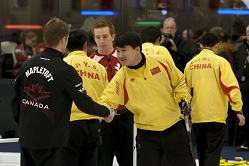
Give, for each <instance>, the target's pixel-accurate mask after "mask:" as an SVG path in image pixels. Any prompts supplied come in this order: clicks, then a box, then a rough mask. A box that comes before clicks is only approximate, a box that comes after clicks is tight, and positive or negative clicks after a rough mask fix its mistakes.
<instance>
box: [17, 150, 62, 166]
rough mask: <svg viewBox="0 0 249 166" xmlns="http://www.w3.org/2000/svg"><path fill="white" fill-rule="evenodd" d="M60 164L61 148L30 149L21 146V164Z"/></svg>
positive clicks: (26, 165)
mask: <svg viewBox="0 0 249 166" xmlns="http://www.w3.org/2000/svg"><path fill="white" fill-rule="evenodd" d="M48 165H49V166H59V148H52V149H30V148H25V147H21V166H48Z"/></svg>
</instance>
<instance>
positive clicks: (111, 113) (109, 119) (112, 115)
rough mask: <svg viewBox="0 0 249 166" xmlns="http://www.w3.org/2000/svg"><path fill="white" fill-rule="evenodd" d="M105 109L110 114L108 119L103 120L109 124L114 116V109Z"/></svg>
mask: <svg viewBox="0 0 249 166" xmlns="http://www.w3.org/2000/svg"><path fill="white" fill-rule="evenodd" d="M107 108H108V109H109V110H110V114H109V116H108V117H105V118H104V120H105V121H106V122H107V123H110V122H111V121H112V120H113V118H114V116H115V111H114V109H113V108H111V107H107Z"/></svg>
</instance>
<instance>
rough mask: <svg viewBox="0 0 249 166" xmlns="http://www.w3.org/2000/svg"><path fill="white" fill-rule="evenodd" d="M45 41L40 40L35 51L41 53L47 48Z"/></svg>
mask: <svg viewBox="0 0 249 166" xmlns="http://www.w3.org/2000/svg"><path fill="white" fill-rule="evenodd" d="M45 47H46V46H45V43H44V42H40V43H39V44H38V45H37V46H36V47H35V52H36V54H37V55H38V54H41V53H42V51H43V50H44V49H45Z"/></svg>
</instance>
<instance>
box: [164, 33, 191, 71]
mask: <svg viewBox="0 0 249 166" xmlns="http://www.w3.org/2000/svg"><path fill="white" fill-rule="evenodd" d="M173 41H174V43H175V45H176V47H177V52H175V51H173V50H171V49H170V47H169V46H166V45H165V43H163V44H162V46H164V47H166V48H167V49H168V51H169V53H170V54H171V56H172V58H173V60H174V62H175V65H176V67H177V68H178V69H180V70H181V71H182V72H184V68H185V66H186V64H187V63H188V61H190V60H191V59H192V57H193V56H194V52H193V51H192V50H191V47H190V45H189V44H188V42H187V41H186V40H184V39H183V38H181V37H180V36H178V35H177V34H176V35H175V37H174V39H173Z"/></svg>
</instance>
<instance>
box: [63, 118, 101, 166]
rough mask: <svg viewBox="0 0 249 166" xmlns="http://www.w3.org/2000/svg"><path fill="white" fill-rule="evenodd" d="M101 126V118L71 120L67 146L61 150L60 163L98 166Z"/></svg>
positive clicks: (66, 165)
mask: <svg viewBox="0 0 249 166" xmlns="http://www.w3.org/2000/svg"><path fill="white" fill-rule="evenodd" d="M100 128H101V125H100V122H99V120H78V121H72V122H70V123H69V134H68V141H67V147H63V148H61V150H60V165H61V166H97V161H98V147H99V145H100Z"/></svg>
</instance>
